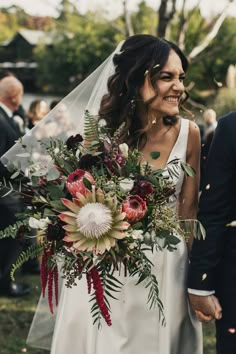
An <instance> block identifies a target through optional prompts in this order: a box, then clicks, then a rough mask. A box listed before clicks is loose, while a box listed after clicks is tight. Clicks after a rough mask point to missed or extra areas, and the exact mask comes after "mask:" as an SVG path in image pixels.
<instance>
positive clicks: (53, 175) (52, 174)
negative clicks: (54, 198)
mask: <svg viewBox="0 0 236 354" xmlns="http://www.w3.org/2000/svg"><path fill="white" fill-rule="evenodd" d="M59 177H60V172H59V171H58V170H57V169H56V168H50V169H49V170H48V173H47V176H46V179H47V181H55V180H56V179H58V178H59Z"/></svg>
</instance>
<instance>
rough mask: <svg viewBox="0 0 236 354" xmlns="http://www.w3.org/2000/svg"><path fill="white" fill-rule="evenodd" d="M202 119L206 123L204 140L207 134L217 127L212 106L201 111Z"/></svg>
mask: <svg viewBox="0 0 236 354" xmlns="http://www.w3.org/2000/svg"><path fill="white" fill-rule="evenodd" d="M203 120H204V122H205V124H206V130H205V136H204V140H205V141H206V139H207V135H208V134H209V133H211V132H214V131H215V129H216V127H217V119H216V112H215V111H214V109H212V108H208V109H206V110H205V111H204V112H203Z"/></svg>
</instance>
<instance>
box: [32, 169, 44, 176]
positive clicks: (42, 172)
mask: <svg viewBox="0 0 236 354" xmlns="http://www.w3.org/2000/svg"><path fill="white" fill-rule="evenodd" d="M46 174H47V169H46V168H42V169H41V170H38V171H35V172H33V173H32V174H31V176H34V177H42V176H45V175H46Z"/></svg>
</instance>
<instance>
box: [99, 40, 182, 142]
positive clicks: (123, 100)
mask: <svg viewBox="0 0 236 354" xmlns="http://www.w3.org/2000/svg"><path fill="white" fill-rule="evenodd" d="M171 49H172V50H174V51H175V52H176V53H177V55H178V56H179V58H180V60H181V62H182V66H183V70H184V71H185V72H186V70H187V68H188V60H187V58H186V57H185V55H184V54H183V53H182V51H181V50H180V49H179V48H178V47H177V46H176V45H175V44H174V43H172V42H169V41H167V40H165V39H160V38H157V37H154V36H151V35H134V36H131V37H129V38H128V39H127V40H126V41H125V42H124V44H123V45H122V47H121V51H120V53H118V54H115V55H114V58H113V63H114V65H115V73H114V74H113V75H112V76H111V77H110V78H109V80H108V93H107V94H106V95H104V97H103V98H102V101H101V105H100V110H99V117H100V119H103V120H105V122H106V125H107V127H108V128H109V129H111V131H112V132H113V131H115V130H116V129H117V128H119V127H120V126H121V125H122V123H125V124H124V128H123V129H122V134H121V141H122V142H126V143H128V145H129V146H130V147H136V146H137V144H138V145H139V147H142V146H144V145H145V143H146V132H147V131H148V130H149V128H150V125H151V122H150V121H148V118H147V113H148V109H149V105H150V103H151V102H153V101H154V100H155V98H156V97H157V96H158V90H157V86H156V81H157V77H158V74H159V72H160V71H161V69H162V68H163V67H164V66H165V64H166V62H167V60H168V57H169V53H170V50H171ZM157 64H159V65H157ZM147 70H148V72H149V75H150V79H151V83H152V86H153V88H154V90H155V92H156V95H155V96H154V97H153V98H152V99H151V100H149V101H148V102H146V103H145V104H144V103H143V102H142V100H141V99H140V94H139V92H140V89H141V87H142V86H143V84H144V80H145V73H146V72H147ZM141 115H144V116H146V122H145V120H143V119H141ZM163 119H164V124H167V125H173V124H175V123H176V121H177V118H176V117H170V116H168V117H164V118H163Z"/></svg>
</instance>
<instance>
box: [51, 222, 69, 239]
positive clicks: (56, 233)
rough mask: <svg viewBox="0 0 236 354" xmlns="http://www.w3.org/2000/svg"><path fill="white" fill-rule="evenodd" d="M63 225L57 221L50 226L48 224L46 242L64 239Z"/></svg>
mask: <svg viewBox="0 0 236 354" xmlns="http://www.w3.org/2000/svg"><path fill="white" fill-rule="evenodd" d="M63 225H64V223H62V222H61V220H58V221H56V222H54V223H52V224H48V228H47V240H48V241H60V240H63V238H64V237H65V230H64V229H63V228H62V226H63Z"/></svg>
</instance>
